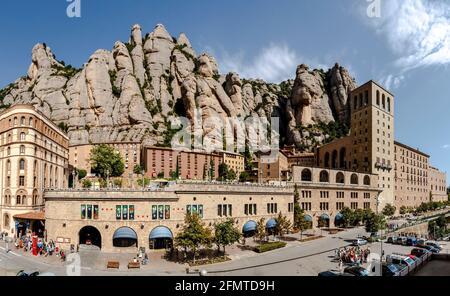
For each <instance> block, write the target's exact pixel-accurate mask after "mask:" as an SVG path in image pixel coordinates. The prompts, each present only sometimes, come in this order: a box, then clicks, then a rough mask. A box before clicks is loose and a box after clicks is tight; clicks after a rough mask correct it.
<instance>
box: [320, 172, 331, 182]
mask: <svg viewBox="0 0 450 296" xmlns="http://www.w3.org/2000/svg"><path fill="white" fill-rule="evenodd" d="M320 182H323V183H329V182H330V176H329V175H328V172H327V171H321V172H320Z"/></svg>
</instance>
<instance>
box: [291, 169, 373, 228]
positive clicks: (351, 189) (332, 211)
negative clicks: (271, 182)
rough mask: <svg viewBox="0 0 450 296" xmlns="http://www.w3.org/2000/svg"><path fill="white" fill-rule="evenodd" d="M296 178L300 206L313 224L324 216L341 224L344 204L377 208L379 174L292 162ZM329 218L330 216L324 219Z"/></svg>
mask: <svg viewBox="0 0 450 296" xmlns="http://www.w3.org/2000/svg"><path fill="white" fill-rule="evenodd" d="M293 182H294V183H295V184H297V185H298V191H299V195H300V200H299V203H300V207H301V208H302V209H303V210H305V214H306V215H307V216H308V217H307V218H308V220H310V221H311V222H312V226H313V227H318V226H319V222H320V221H321V220H328V221H322V222H326V223H327V224H328V225H327V226H330V227H332V226H338V225H339V220H338V219H339V218H337V216H338V213H339V212H340V210H342V209H343V208H344V207H348V208H351V209H353V210H356V209H371V210H372V211H374V212H376V210H377V198H378V196H379V194H380V193H381V191H382V190H381V189H380V188H378V176H377V175H373V174H368V173H355V172H352V171H345V170H334V169H323V168H311V167H303V166H293ZM324 218H328V219H324Z"/></svg>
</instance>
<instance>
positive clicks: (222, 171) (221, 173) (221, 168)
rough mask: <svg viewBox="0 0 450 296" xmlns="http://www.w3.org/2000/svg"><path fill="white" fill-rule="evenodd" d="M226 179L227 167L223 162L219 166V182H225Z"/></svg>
mask: <svg viewBox="0 0 450 296" xmlns="http://www.w3.org/2000/svg"><path fill="white" fill-rule="evenodd" d="M227 177H228V165H227V164H226V163H224V162H222V163H221V164H219V180H221V181H225V180H226V179H227Z"/></svg>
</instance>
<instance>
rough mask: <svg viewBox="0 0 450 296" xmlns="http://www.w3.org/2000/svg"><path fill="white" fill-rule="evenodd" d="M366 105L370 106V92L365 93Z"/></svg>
mask: <svg viewBox="0 0 450 296" xmlns="http://www.w3.org/2000/svg"><path fill="white" fill-rule="evenodd" d="M364 105H369V91H367V90H366V91H365V92H364Z"/></svg>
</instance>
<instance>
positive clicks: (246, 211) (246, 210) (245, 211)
mask: <svg viewBox="0 0 450 296" xmlns="http://www.w3.org/2000/svg"><path fill="white" fill-rule="evenodd" d="M244 214H246V215H248V204H246V205H245V206H244Z"/></svg>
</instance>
